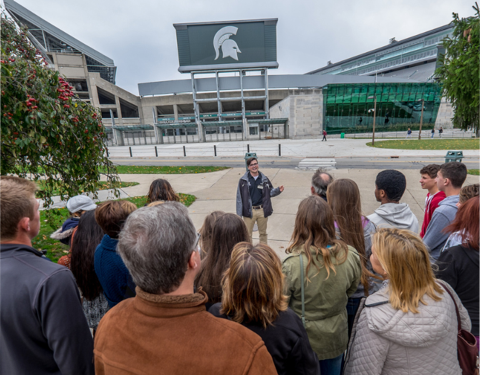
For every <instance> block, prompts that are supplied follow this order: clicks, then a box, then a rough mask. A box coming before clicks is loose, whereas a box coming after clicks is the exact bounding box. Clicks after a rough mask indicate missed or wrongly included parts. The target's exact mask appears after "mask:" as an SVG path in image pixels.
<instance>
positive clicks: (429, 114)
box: [323, 83, 441, 134]
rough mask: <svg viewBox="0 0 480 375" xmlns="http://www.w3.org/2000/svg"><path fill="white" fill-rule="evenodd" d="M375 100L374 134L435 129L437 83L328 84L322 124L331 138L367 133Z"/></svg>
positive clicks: (371, 124) (438, 88) (438, 95)
mask: <svg viewBox="0 0 480 375" xmlns="http://www.w3.org/2000/svg"><path fill="white" fill-rule="evenodd" d="M375 97H376V99H377V105H376V119H375V130H376V131H395V130H407V129H408V128H409V127H410V128H411V129H412V130H414V129H418V128H419V126H420V118H421V116H422V99H423V103H424V106H423V126H422V129H431V128H432V127H433V126H434V125H435V120H436V118H437V113H438V108H439V106H440V99H441V86H440V85H439V84H437V83H377V84H375V83H372V84H359V85H356V84H330V85H328V86H327V87H325V88H324V90H323V108H324V124H325V127H326V129H327V132H329V133H330V134H338V133H342V132H344V133H362V132H370V131H372V128H373V112H374V110H373V109H374V102H375Z"/></svg>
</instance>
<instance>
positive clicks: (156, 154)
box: [155, 146, 158, 158]
mask: <svg viewBox="0 0 480 375" xmlns="http://www.w3.org/2000/svg"><path fill="white" fill-rule="evenodd" d="M155 156H156V157H157V158H158V150H157V146H155Z"/></svg>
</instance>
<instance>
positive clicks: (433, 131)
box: [430, 128, 435, 138]
mask: <svg viewBox="0 0 480 375" xmlns="http://www.w3.org/2000/svg"><path fill="white" fill-rule="evenodd" d="M431 133H432V136H431V137H430V138H433V137H434V136H435V128H433V129H432V131H431Z"/></svg>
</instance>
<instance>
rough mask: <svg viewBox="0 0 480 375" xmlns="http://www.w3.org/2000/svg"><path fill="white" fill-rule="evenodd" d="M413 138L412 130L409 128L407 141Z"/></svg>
mask: <svg viewBox="0 0 480 375" xmlns="http://www.w3.org/2000/svg"><path fill="white" fill-rule="evenodd" d="M411 136H412V129H410V128H408V130H407V137H406V138H407V139H408V138H411Z"/></svg>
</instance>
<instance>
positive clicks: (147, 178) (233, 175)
mask: <svg viewBox="0 0 480 375" xmlns="http://www.w3.org/2000/svg"><path fill="white" fill-rule="evenodd" d="M260 166H261V165H260ZM261 171H262V173H265V174H266V175H267V176H268V177H269V179H270V180H271V181H272V184H273V185H274V186H279V185H283V186H284V187H285V191H284V192H283V193H282V194H280V195H279V196H278V197H275V198H273V199H272V204H273V209H274V213H273V215H272V216H271V217H270V218H269V220H268V238H269V245H270V246H271V247H272V248H273V249H274V250H275V251H276V252H277V254H278V255H279V256H280V257H281V258H282V259H283V258H285V257H286V254H285V249H286V247H287V246H288V242H289V240H290V236H291V235H292V232H293V226H294V222H295V215H296V212H297V208H298V205H299V203H300V201H301V200H302V199H303V198H306V197H308V196H309V195H310V186H311V182H310V181H311V178H312V175H313V172H312V171H299V170H294V169H285V168H278V169H269V168H262V169H261ZM378 172H380V170H376V169H339V170H333V171H331V173H332V174H333V176H334V177H335V178H351V179H353V180H354V181H355V182H356V183H357V184H358V187H359V189H360V194H361V198H362V209H363V213H364V214H365V215H369V214H371V213H373V211H374V210H375V209H376V208H377V207H378V206H379V203H378V202H376V201H375V197H374V194H373V192H374V189H375V177H376V175H377V173H378ZM401 172H403V173H404V174H405V176H406V178H407V190H406V192H405V194H404V196H403V199H402V202H405V203H407V204H408V205H409V206H410V208H411V209H412V211H413V213H414V214H415V215H416V216H417V218H418V221H419V224H420V225H421V223H422V221H423V207H424V202H425V196H426V191H425V190H422V189H421V188H420V184H419V183H418V180H419V178H420V176H419V173H418V170H401ZM244 173H245V169H244V168H233V169H228V170H223V171H218V172H212V173H203V174H168V175H156V174H128V175H121V178H122V181H133V182H139V183H140V184H139V185H136V186H132V187H128V188H124V189H122V191H123V193H122V197H127V196H132V197H133V196H139V195H146V194H147V193H148V189H149V186H150V184H151V182H152V181H153V180H155V179H157V178H164V179H166V180H168V181H169V182H170V183H171V184H172V186H173V188H174V189H175V191H177V192H180V193H187V194H193V195H195V196H196V197H197V200H196V201H195V202H194V203H193V204H192V205H191V206H190V207H189V208H188V210H189V212H190V215H191V218H192V220H193V223H194V225H195V227H196V228H197V230H198V229H200V227H201V226H202V224H203V221H204V219H205V216H206V215H208V214H209V213H210V212H212V211H215V210H222V211H225V212H233V213H235V199H236V191H237V184H238V180H239V179H240V177H241V176H242V175H243V174H244ZM478 180H479V179H478V176H470V175H469V176H468V177H467V181H466V182H465V184H467V185H468V184H473V183H478ZM106 197H108V191H100V192H99V198H100V199H99V200H105V199H106ZM253 238H254V242H256V241H258V232H254V235H253Z"/></svg>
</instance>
